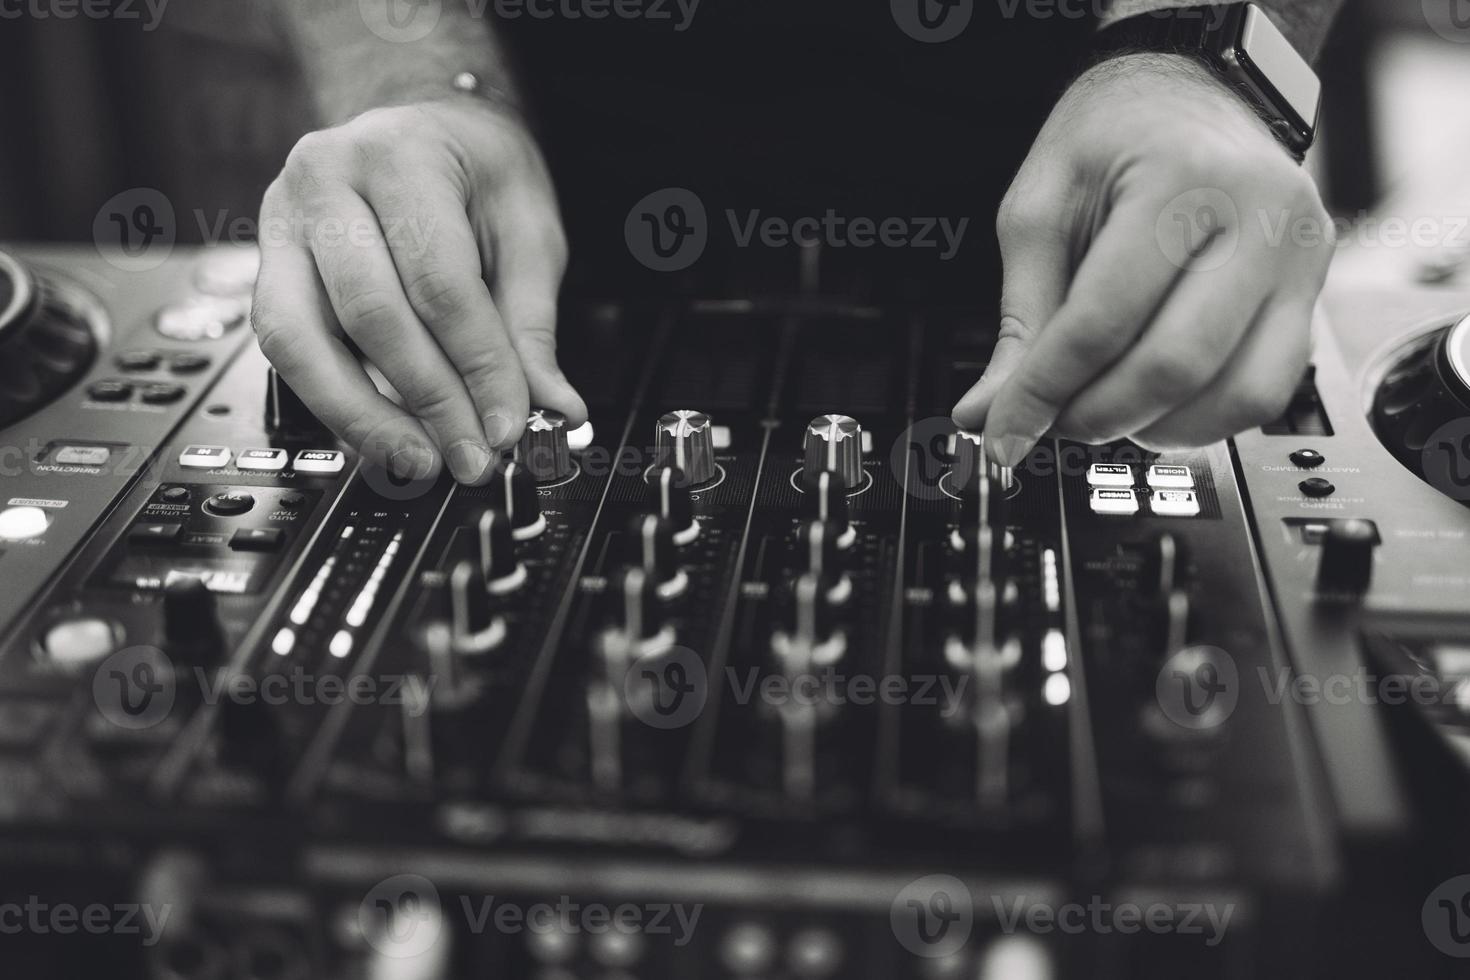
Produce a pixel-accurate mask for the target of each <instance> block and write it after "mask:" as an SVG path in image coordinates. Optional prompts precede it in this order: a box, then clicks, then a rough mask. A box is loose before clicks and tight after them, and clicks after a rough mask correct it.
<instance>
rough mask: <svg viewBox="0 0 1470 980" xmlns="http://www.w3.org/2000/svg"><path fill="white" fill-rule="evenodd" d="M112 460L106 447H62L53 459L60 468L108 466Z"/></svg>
mask: <svg viewBox="0 0 1470 980" xmlns="http://www.w3.org/2000/svg"><path fill="white" fill-rule="evenodd" d="M111 458H112V450H110V449H108V448H107V447H106V446H62V447H61V448H60V449H58V450H56V455H55V456H54V457H53V459H54V460H55V462H56V464H57V465H58V466H106V465H107V461H108V460H109V459H111Z"/></svg>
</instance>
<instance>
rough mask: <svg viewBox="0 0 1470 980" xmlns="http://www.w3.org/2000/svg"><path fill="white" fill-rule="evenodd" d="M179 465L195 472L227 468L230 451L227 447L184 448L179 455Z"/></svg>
mask: <svg viewBox="0 0 1470 980" xmlns="http://www.w3.org/2000/svg"><path fill="white" fill-rule="evenodd" d="M179 465H180V466H187V467H189V468H190V469H195V470H212V469H214V468H215V467H217V466H229V465H230V450H229V447H227V446H185V447H184V451H183V452H181V453H179Z"/></svg>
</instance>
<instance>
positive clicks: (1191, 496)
mask: <svg viewBox="0 0 1470 980" xmlns="http://www.w3.org/2000/svg"><path fill="white" fill-rule="evenodd" d="M1152 506H1153V511H1154V513H1155V514H1158V515H1159V516H1160V517H1194V516H1195V515H1197V514H1198V513H1199V497H1198V496H1197V495H1196V494H1195V492H1194V491H1193V490H1159V491H1156V492H1155V493H1154V498H1153V505H1152Z"/></svg>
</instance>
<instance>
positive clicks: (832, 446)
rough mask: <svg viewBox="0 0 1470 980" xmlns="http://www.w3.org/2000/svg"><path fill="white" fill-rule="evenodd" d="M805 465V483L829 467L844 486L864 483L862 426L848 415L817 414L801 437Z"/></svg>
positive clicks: (850, 488)
mask: <svg viewBox="0 0 1470 980" xmlns="http://www.w3.org/2000/svg"><path fill="white" fill-rule="evenodd" d="M803 445H804V448H805V450H806V464H805V465H804V466H803V467H802V476H803V478H804V479H805V480H806V482H807V484H808V485H810V484H811V483H813V482H814V481H815V480H816V478H817V476H818V475H819V474H820V473H822V472H824V471H826V470H831V471H832V472H834V473H836V474H837V478H838V480H839V481H840V482H841V483H842V486H843V488H844V489H847V490H852V489H854V488H856V487H858V486H859V485H861V484H862V482H863V428H862V426H860V425H858V424H857V420H856V419H854V418H852V417H851V416H849V415H818V416H817V417H816V418H814V419H812V420H811V421H810V422H809V423H807V427H806V436H805V437H804V443H803Z"/></svg>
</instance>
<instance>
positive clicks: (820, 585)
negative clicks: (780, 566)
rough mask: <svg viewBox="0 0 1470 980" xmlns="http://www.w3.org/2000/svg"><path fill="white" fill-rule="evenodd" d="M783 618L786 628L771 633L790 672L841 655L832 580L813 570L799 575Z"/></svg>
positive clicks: (783, 662)
mask: <svg viewBox="0 0 1470 980" xmlns="http://www.w3.org/2000/svg"><path fill="white" fill-rule="evenodd" d="M782 620H783V622H782V626H783V629H781V630H780V631H778V632H777V633H776V635H775V636H773V637H772V642H771V647H772V649H773V650H774V651H775V653H776V658H777V660H778V661H780V663H781V664H782V666H783V667H785V668H786V669H787V670H789V671H790V672H792V673H794V674H804V673H807V672H809V671H810V670H811V668H812V666H813V664H814V663H821V664H827V663H831V662H833V661H834V660H836V659H838V658H839V657H840V656H841V655H842V651H843V648H844V647H845V643H844V641H842V640H841V639H840V637H841V633H840V630H839V626H840V623H841V619H840V616H839V614H838V611H837V608H836V606H835V605H834V604H833V603H832V598H831V588H830V584H829V583H828V582H826V581H824V580H823V579H821V578H819V577H817V576H816V575H813V574H812V573H811V572H804V573H802V574H801V575H798V576H797V578H796V581H795V582H793V583H792V585H791V594H790V596H789V597H788V601H787V603H786V605H785V607H784V608H783V616H782Z"/></svg>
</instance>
